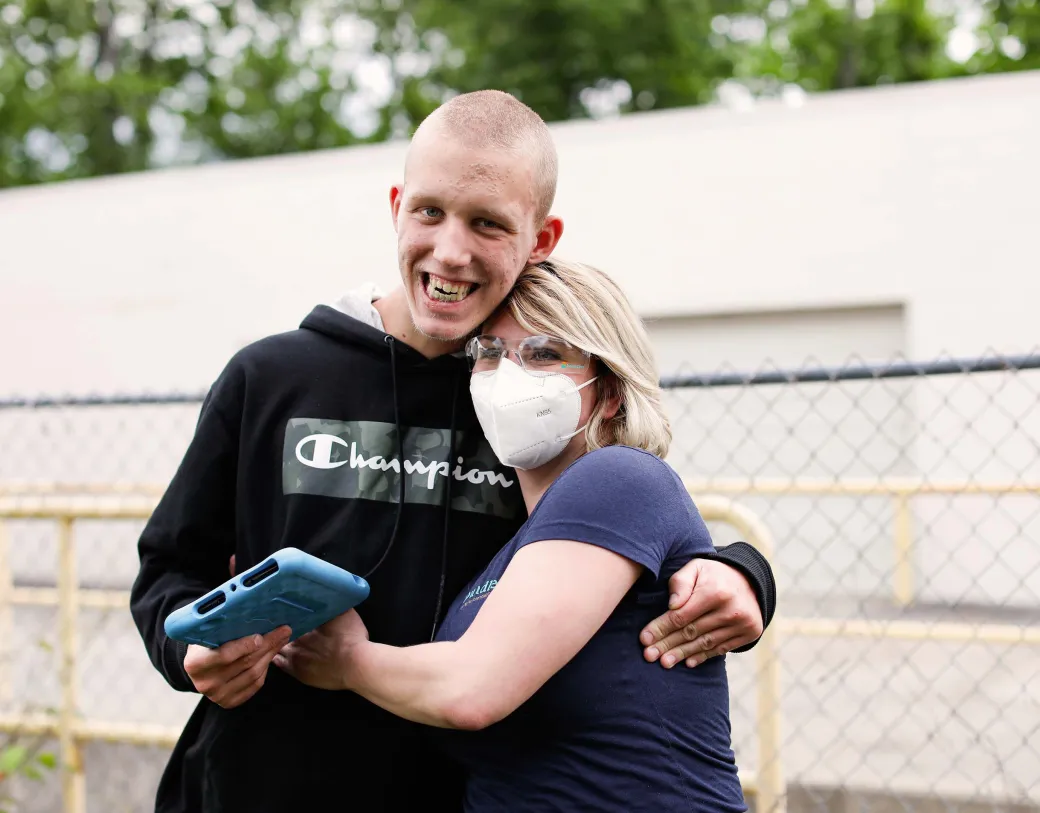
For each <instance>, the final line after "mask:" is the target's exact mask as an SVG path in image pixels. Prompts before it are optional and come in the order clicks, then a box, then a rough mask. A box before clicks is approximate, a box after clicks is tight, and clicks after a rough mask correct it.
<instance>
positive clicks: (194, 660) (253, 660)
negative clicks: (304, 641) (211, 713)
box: [184, 627, 292, 709]
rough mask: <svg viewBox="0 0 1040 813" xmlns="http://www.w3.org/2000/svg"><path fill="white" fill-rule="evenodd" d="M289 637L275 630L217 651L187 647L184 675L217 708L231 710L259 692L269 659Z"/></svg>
mask: <svg viewBox="0 0 1040 813" xmlns="http://www.w3.org/2000/svg"><path fill="white" fill-rule="evenodd" d="M291 637H292V632H291V631H290V629H289V628H288V627H279V628H278V629H276V630H272V631H271V632H269V633H267V635H263V636H260V635H252V636H250V637H248V638H239V639H238V640H237V641H228V642H227V643H226V644H223V645H222V646H220V647H219V648H217V649H207V648H206V647H204V646H196V645H195V644H191V645H189V646H188V654H187V655H186V656H185V657H184V671H185V672H187V673H188V677H190V678H191V682H192V683H194V684H195V688H196V689H198V690H199V691H200V692H201V693H202V694H204V695H206V697H208V698H209V699H210V700H212V701H213V702H214V703H216V704H217V705H218V706H222V707H223V708H225V709H233V708H234V707H235V706H241V705H242V704H243V703H245V702H246V701H247V700H248V699H249V698H250V697H252V696H253V695H254V694H256V693H257V692H258V691H260V687H261V686H263V685H264V681H265V680H266V679H267V667H268V666H269V665H270V663H271V659H272V658H274V656H275V655H276V654H277V653H278V650H279V649H281V648H282V647H283V646H285V645H286V644H287V643H289V638H291Z"/></svg>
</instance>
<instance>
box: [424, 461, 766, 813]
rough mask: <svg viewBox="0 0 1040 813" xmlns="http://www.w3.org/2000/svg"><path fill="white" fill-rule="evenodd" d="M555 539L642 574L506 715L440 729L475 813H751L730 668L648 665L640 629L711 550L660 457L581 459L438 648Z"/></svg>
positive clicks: (456, 615)
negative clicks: (527, 553)
mask: <svg viewBox="0 0 1040 813" xmlns="http://www.w3.org/2000/svg"><path fill="white" fill-rule="evenodd" d="M547 539H568V540H575V541H579V542H586V543H588V544H590V545H599V546H600V547H603V548H606V549H608V550H611V551H614V552H615V553H618V554H620V555H622V556H624V557H626V558H628V559H630V560H632V561H634V562H637V563H639V564H641V565H642V566H643V568H644V570H643V572H642V574H641V575H640V577H639V579H638V580H637V581H636V584H635V585H634V587H633V588H632V590H631V591H630V592H629V593H628V594H627V595H626V596H625V597H624V599H623V600H622V601H621V603H620V604H619V605H618V607H617V608H616V609H615V610H614V612H613V613H612V614H611V616H610V617H609V618H608V619H607V621H606V623H605V624H604V625H603V626H602V627H601V628H600V629H599V631H598V632H596V634H595V635H594V636H593V637H592V639H591V640H590V641H589V642H588V644H586V645H585V646H584V647H583V648H582V650H581V651H580V652H579V653H578V654H577V655H576V656H575V657H574V658H573V659H572V660H571V661H570V662H569V663H568V664H567V665H566V666H564V667H563V668H562V669H561V670H560V671H559V672H557V673H556V674H555V675H553V676H552V677H551V678H550V679H549V680H548V682H547V683H546V684H545V685H544V686H542V688H541V689H539V690H538V691H537V692H536V693H535V694H534V696H533V697H531V699H530V700H528V701H527V702H526V703H524V704H523V705H522V706H520V708H518V709H517V710H516V711H514V712H513V713H512V714H511V715H510V716H509V717H507V718H506V719H504V720H502V721H501V722H499V723H496V724H495V725H492V726H490V727H488V728H486V729H484V730H483V731H475V732H467V731H448V730H438V731H437V732H436V733H435V735H434V736H435V737H436V738H437V740H438V742H439V743H441V744H442V745H443V747H444V748H445V750H446V751H447V752H448V753H449V754H450V755H451V756H452V757H454V758H455V759H457V760H459V761H460V762H462V763H463V765H465V767H466V768H467V770H468V773H469V779H468V782H467V788H466V808H465V809H466V811H467V813H486V812H487V811H510V813H516V812H517V811H550V810H551V811H562V810H566V811H572V810H596V811H618V813H621V811H624V813H631V812H632V811H640V810H647V811H654V813H661V811H677V810H683V811H704V812H705V813H708V812H709V811H710V813H729V812H730V811H745V810H747V807H746V806H745V804H744V796H743V793H742V792H741V788H740V783H739V781H738V778H737V769H736V764H735V762H734V758H733V751H732V749H731V744H730V722H729V687H728V684H727V680H726V662H725V659H724V658H711V659H710V660H708V661H707V662H706V663H704V664H703V665H701V666H699V667H697V668H696V669H687V668H686V667H685V666H681V667H678V668H673V669H670V670H666V669H663V668H662V667H661V666H660V664H656V663H655V664H650V663H647V662H646V661H645V660H644V659H643V654H642V648H641V646H640V643H639V632H640V630H641V629H642V628H643V626H645V624H646V623H647V622H648V621H650V620H652V619H653V618H655V617H656V616H658V615H659V614H660V613H662V612H663V611H664V610H666V609H667V605H668V578H669V577H670V576H671V575H672V574H673V573H674V572H675V571H676V570H678V569H679V568H680V567H682V566H683V565H684V564H686V562H688V561H689V560H690V558H691V557H692V556H693V555H695V554H700V553H711V552H712V544H711V538H710V536H709V534H708V529H707V528H706V527H705V525H704V522H703V520H702V519H701V517H700V514H699V513H698V512H697V509H696V507H695V506H694V504H693V501H692V500H691V499H690V497H689V495H688V494H687V492H686V489H685V488H683V485H682V481H681V480H680V479H679V477H678V476H677V475H676V474H675V472H674V471H672V469H671V467H669V466H668V465H667V464H666V463H664V462H663V461H661V460H660V459H659V458H657V457H655V456H654V455H651V454H649V453H647V452H644V451H642V450H639V449H632V448H629V447H624V446H611V447H608V448H605V449H598V450H596V451H593V452H590V453H588V454H586V455H584V456H582V457H581V458H579V459H578V461H577V462H575V463H574V464H573V465H572V466H570V467H569V468H568V469H567V470H566V471H564V473H563V474H561V475H560V477H558V478H557V479H556V481H555V482H554V483H553V484H552V486H550V488H549V489H548V491H546V493H545V495H544V496H543V497H542V499H541V501H540V502H539V503H538V505H537V506H536V507H535V510H534V512H533V513H532V514H531V516H530V517H529V518H528V520H527V522H526V523H525V524H524V526H523V527H522V528H521V529H520V531H519V532H518V533H517V535H516V536H515V537H513V539H512V540H511V542H510V543H509V544H508V545H506V546H505V547H504V548H503V549H502V550H501V551H500V552H499V554H498V555H497V556H496V557H495V558H494V559H493V560H492V562H491V564H490V565H488V567H487V569H486V570H485V571H484V572H483V573H481V574H480V575H479V576H477V578H475V579H474V580H473V581H472V582H471V583H470V585H469V586H468V587H467V588H466V589H465V590H464V591H463V592H462V593H461V594H460V595H459V597H458V598H456V599H455V602H454V603H453V604H452V606H451V608H450V609H449V610H448V613H447V616H446V617H445V620H444V623H443V624H442V625H441V628H440V631H439V633H438V635H437V639H438V640H442V641H454V640H458V639H459V638H461V637H462V635H463V633H465V631H466V630H467V629H468V628H469V625H470V624H471V623H472V622H473V619H474V618H475V617H476V614H477V613H478V612H479V611H480V608H481V606H482V605H483V603H484V602H483V599H485V598H486V597H487V596H488V595H489V594H490V593H491V591H492V590H494V588H495V585H496V584H497V583H498V580H499V579H500V578H501V577H502V574H503V573H504V572H505V570H506V568H507V567H508V566H509V562H510V560H511V559H512V558H513V556H514V555H516V552H517V551H518V550H519V549H520V548H521V547H523V546H524V545H530V544H532V543H535V542H539V541H541V540H547ZM581 577H582V574H581V573H575V574H573V578H574V579H575V580H579V579H581ZM547 634H551V632H547ZM523 657H524V653H523V652H517V653H516V658H517V660H518V661H520V660H522V659H523Z"/></svg>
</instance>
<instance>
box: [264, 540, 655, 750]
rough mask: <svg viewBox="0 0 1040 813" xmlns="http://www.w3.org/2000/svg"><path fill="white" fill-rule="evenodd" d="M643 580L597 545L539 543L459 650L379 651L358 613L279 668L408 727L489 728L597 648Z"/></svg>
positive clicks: (296, 650)
mask: <svg viewBox="0 0 1040 813" xmlns="http://www.w3.org/2000/svg"><path fill="white" fill-rule="evenodd" d="M640 571H641V565H639V564H637V563H635V562H633V561H631V560H629V559H626V558H625V557H623V556H621V555H619V554H617V553H613V552H612V551H609V550H607V549H605V548H601V547H599V546H597V545H591V544H586V543H584V542H572V541H567V540H551V541H543V542H535V543H532V544H529V545H526V546H524V547H523V548H521V549H520V550H519V551H518V552H517V554H516V556H514V557H513V559H512V561H511V562H510V563H509V566H508V567H507V568H506V570H505V573H503V575H502V578H501V579H500V580H499V582H498V584H497V585H496V586H495V588H494V590H492V591H491V593H490V594H488V597H487V598H486V599H484V606H482V607H481V608H480V612H478V613H477V615H476V618H475V619H474V621H473V624H472V625H471V626H470V628H469V629H468V630H467V631H466V633H465V634H464V635H463V636H462V638H460V639H459V640H458V641H454V642H440V643H432V644H422V645H420V646H412V647H404V648H398V647H392V646H386V645H383V644H375V643H372V642H370V641H368V640H367V634H366V633H365V632H364V628H363V625H361V622H360V619H359V618H358V617H357V616H356V614H354V613H350V614H348V615H347V616H341V617H340V619H336V620H335V621H331V622H329V624H327V625H325V627H324V628H322V629H321V630H319V631H315V632H314V633H311V634H310V635H306V636H302V637H301V638H300V639H299V640H298V641H296V642H295V643H293V644H290V645H289V646H288V647H286V648H285V649H284V650H283V654H282V655H279V656H278V658H277V659H276V664H277V665H279V666H281V667H282V668H284V669H286V670H287V671H289V672H290V673H292V674H294V675H296V677H298V678H299V679H300V680H302V681H303V682H305V683H309V684H310V685H318V686H324V687H325V688H346V689H351V690H353V691H355V692H357V693H358V694H360V695H362V696H364V697H365V698H367V699H368V700H370V701H371V702H373V703H375V704H376V705H378V706H381V707H382V708H384V709H386V710H387V711H389V712H391V713H393V714H396V715H397V716H399V717H404V718H406V719H408V720H414V721H416V722H420V723H425V724H427V725H432V726H438V727H440V728H461V729H470V730H476V729H481V728H485V727H487V726H489V725H491V724H492V723H495V722H498V721H499V720H501V719H503V718H504V717H506V716H508V715H509V714H510V713H512V712H513V711H514V710H515V709H516V708H517V707H518V706H520V705H521V704H522V703H523V702H524V701H526V700H527V699H528V698H530V697H531V695H533V694H534V693H535V692H536V691H537V690H538V689H539V688H540V687H541V686H542V684H544V683H545V682H546V681H547V680H548V679H549V678H550V677H552V676H553V675H554V674H555V673H556V672H557V671H559V669H560V668H561V667H563V666H564V665H565V664H566V663H567V662H568V661H569V660H570V659H571V658H573V657H574V656H575V655H576V654H577V653H578V651H579V650H581V648H582V647H583V646H585V644H586V643H588V641H589V639H590V638H592V636H593V635H594V634H595V633H596V631H597V630H598V629H599V628H600V627H601V626H602V625H603V623H604V622H605V621H606V620H607V618H608V617H609V616H610V614H611V612H613V610H614V608H615V607H616V606H617V604H618V602H619V601H620V600H621V599H622V598H623V597H624V595H625V593H627V592H628V590H629V589H630V588H631V587H632V585H633V584H635V581H636V579H637V578H638V576H639V573H640ZM337 625H338V626H337ZM308 639H309V640H308ZM337 681H338V685H337Z"/></svg>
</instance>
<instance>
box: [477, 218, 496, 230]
mask: <svg viewBox="0 0 1040 813" xmlns="http://www.w3.org/2000/svg"><path fill="white" fill-rule="evenodd" d="M477 225H478V226H480V228H482V229H500V228H502V227H501V226H499V225H498V224H497V223H496V222H495V221H494V220H488V219H487V218H486V217H482V218H480V219H479V220H478V221H477Z"/></svg>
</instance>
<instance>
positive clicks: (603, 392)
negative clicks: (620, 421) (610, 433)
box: [599, 372, 621, 421]
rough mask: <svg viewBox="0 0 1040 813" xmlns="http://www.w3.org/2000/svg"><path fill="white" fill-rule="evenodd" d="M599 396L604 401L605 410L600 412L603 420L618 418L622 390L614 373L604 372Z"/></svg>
mask: <svg viewBox="0 0 1040 813" xmlns="http://www.w3.org/2000/svg"><path fill="white" fill-rule="evenodd" d="M599 397H600V400H601V401H602V403H603V411H602V412H601V413H600V415H601V417H602V418H603V420H604V421H611V420H613V419H614V418H616V417H617V415H618V413H619V412H621V390H620V388H619V387H618V384H617V379H616V378H615V377H614V374H613V373H611V372H605V373H604V374H603V384H602V387H601V389H600V396H599Z"/></svg>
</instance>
